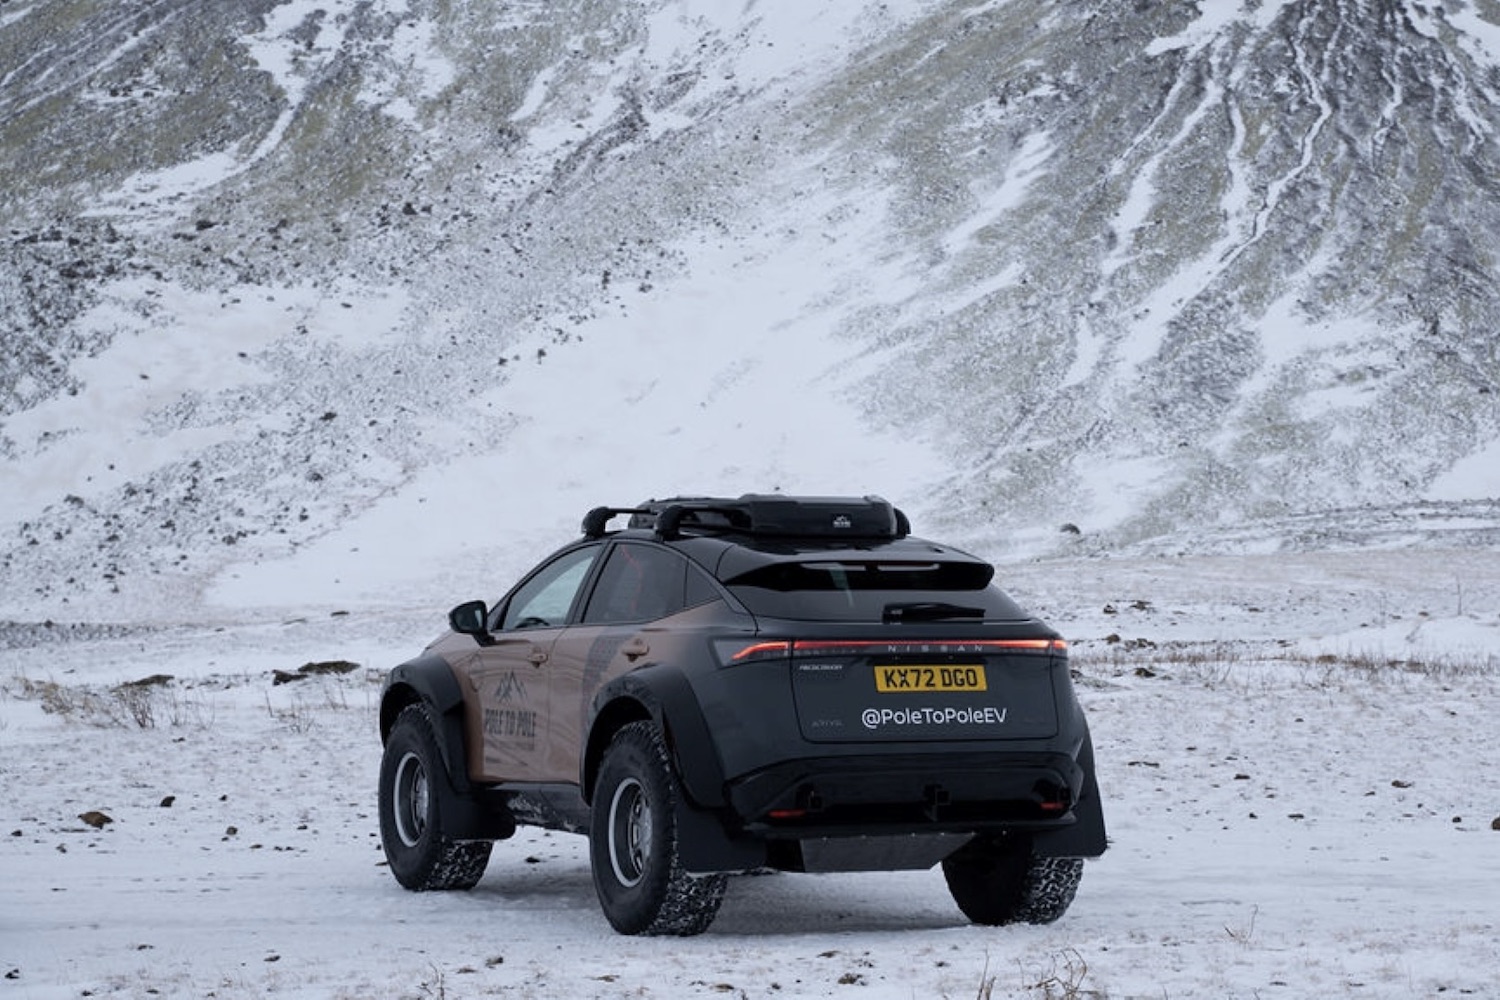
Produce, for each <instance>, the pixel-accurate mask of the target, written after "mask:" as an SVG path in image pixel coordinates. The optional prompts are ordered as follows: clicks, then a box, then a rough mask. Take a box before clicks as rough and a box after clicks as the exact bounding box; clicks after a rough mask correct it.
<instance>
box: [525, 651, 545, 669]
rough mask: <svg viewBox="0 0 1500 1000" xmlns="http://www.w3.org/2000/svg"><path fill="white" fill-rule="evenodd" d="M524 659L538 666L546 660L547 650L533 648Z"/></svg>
mask: <svg viewBox="0 0 1500 1000" xmlns="http://www.w3.org/2000/svg"><path fill="white" fill-rule="evenodd" d="M526 659H528V660H530V661H531V665H532V666H533V667H540V666H541V665H542V664H543V663H546V662H547V651H546V650H543V649H536V648H533V649H532V650H531V653H530V655H528V656H527V657H526Z"/></svg>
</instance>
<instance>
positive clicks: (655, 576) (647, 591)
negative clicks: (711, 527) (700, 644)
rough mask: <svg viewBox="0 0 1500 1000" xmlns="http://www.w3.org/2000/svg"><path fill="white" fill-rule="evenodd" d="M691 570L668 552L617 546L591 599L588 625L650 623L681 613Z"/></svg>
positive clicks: (675, 555) (650, 546)
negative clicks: (688, 573) (688, 571)
mask: <svg viewBox="0 0 1500 1000" xmlns="http://www.w3.org/2000/svg"><path fill="white" fill-rule="evenodd" d="M687 569H688V563H687V560H686V559H684V558H683V557H682V556H680V555H678V554H677V553H675V552H672V551H670V550H668V549H664V548H659V547H657V546H654V545H633V544H630V543H623V542H622V543H621V544H619V545H616V546H615V547H614V550H613V551H612V552H610V554H609V561H608V562H606V563H605V564H604V569H603V571H601V572H600V574H599V585H598V586H597V587H595V588H594V593H593V596H592V597H590V598H589V606H588V610H586V611H585V612H584V615H583V621H584V623H585V624H592V625H607V624H611V623H615V622H648V621H654V620H655V619H657V618H665V617H666V616H667V615H670V614H675V613H676V612H678V611H681V610H682V609H683V607H684V606H685V605H684V603H683V594H684V591H685V589H686V583H687Z"/></svg>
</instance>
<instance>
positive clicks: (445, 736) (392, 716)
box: [380, 656, 469, 792]
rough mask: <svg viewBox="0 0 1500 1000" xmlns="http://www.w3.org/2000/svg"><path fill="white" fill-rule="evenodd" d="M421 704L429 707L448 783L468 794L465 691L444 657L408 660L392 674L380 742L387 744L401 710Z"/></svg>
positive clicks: (383, 696)
mask: <svg viewBox="0 0 1500 1000" xmlns="http://www.w3.org/2000/svg"><path fill="white" fill-rule="evenodd" d="M419 702H421V703H425V704H426V705H427V709H428V714H429V716H430V717H431V720H432V727H433V733H434V735H435V736H436V737H437V742H438V749H439V751H441V753H442V755H443V767H444V769H445V770H447V772H448V780H449V781H450V782H451V783H452V785H453V787H454V789H455V790H456V791H460V792H466V791H468V789H469V771H468V767H467V765H466V764H465V761H466V760H467V756H466V754H465V752H464V719H463V706H464V697H463V689H462V688H461V687H460V686H459V683H458V677H457V676H456V675H455V674H454V673H453V668H452V667H450V666H449V665H448V661H446V660H444V659H442V658H441V657H437V656H424V657H420V658H418V659H415V660H408V661H407V662H406V663H403V664H401V665H400V666H398V667H396V668H394V669H393V670H392V671H391V672H390V675H389V676H388V677H387V678H386V682H385V690H383V691H382V692H381V695H380V742H381V743H382V744H384V743H385V742H386V740H388V739H389V738H390V735H391V727H392V726H394V725H395V724H396V717H397V716H399V715H400V714H401V712H402V710H404V709H405V708H406V707H407V706H409V705H414V704H417V703H419Z"/></svg>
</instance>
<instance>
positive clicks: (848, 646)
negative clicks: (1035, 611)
mask: <svg viewBox="0 0 1500 1000" xmlns="http://www.w3.org/2000/svg"><path fill="white" fill-rule="evenodd" d="M791 647H792V652H793V653H803V652H806V653H827V652H829V651H832V650H856V649H858V650H869V649H880V650H882V651H883V652H888V653H891V654H895V655H899V654H902V653H934V652H957V653H964V652H982V651H985V650H992V649H993V650H1025V651H1027V652H1034V653H1061V652H1065V651H1066V650H1067V648H1068V643H1067V641H1066V640H1064V639H974V640H972V641H968V642H962V641H956V640H952V639H948V640H934V641H931V642H922V641H920V640H915V639H903V640H896V641H888V640H880V639H855V640H847V641H841V640H838V639H797V640H795V641H794V642H792V643H791Z"/></svg>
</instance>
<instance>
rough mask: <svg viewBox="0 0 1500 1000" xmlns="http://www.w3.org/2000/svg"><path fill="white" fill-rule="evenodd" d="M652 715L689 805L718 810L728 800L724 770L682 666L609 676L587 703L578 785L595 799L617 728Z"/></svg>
mask: <svg viewBox="0 0 1500 1000" xmlns="http://www.w3.org/2000/svg"><path fill="white" fill-rule="evenodd" d="M642 718H649V719H650V720H651V721H652V722H654V723H656V725H657V727H658V728H659V729H660V730H661V733H662V738H663V739H664V740H666V743H667V751H668V752H669V753H670V754H671V755H672V763H673V765H674V766H675V767H676V768H677V777H678V780H679V781H681V783H682V790H683V792H684V793H685V794H686V796H687V798H688V800H689V802H690V804H692V805H694V806H697V807H701V808H708V809H714V808H718V807H720V806H723V805H724V804H725V799H724V769H723V767H722V765H721V764H720V763H719V752H718V748H717V747H716V746H715V744H714V740H713V734H712V733H711V732H710V731H709V728H708V722H707V721H706V720H705V719H704V718H703V711H702V709H700V708H699V707H698V698H697V695H696V694H694V693H693V688H692V685H691V684H690V683H689V681H688V679H687V676H686V675H685V674H684V673H683V672H682V671H681V670H679V669H678V668H676V667H671V666H667V665H664V664H652V665H649V666H644V667H641V668H640V669H638V670H632V671H631V672H630V673H628V674H623V675H621V676H620V677H617V678H615V679H614V680H612V681H610V682H609V683H608V684H606V685H605V686H604V687H602V688H600V689H599V692H598V693H597V694H596V695H595V696H594V701H593V704H591V705H590V706H589V721H588V740H587V742H586V744H585V747H584V753H583V755H582V759H581V760H580V762H579V763H580V767H581V773H580V774H579V788H580V789H581V790H582V793H583V798H584V801H586V802H587V801H592V799H593V796H594V784H595V779H596V777H597V776H598V773H599V762H600V760H601V759H602V758H603V757H604V749H605V747H606V746H607V745H608V744H609V740H610V738H611V737H612V736H613V735H614V731H615V730H616V729H617V728H619V726H620V725H622V724H623V723H625V722H629V721H632V720H635V719H642Z"/></svg>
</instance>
